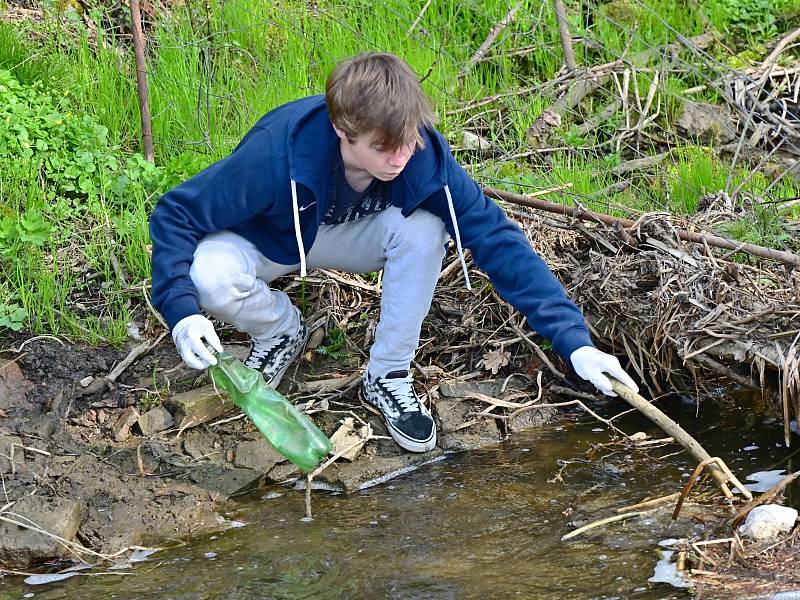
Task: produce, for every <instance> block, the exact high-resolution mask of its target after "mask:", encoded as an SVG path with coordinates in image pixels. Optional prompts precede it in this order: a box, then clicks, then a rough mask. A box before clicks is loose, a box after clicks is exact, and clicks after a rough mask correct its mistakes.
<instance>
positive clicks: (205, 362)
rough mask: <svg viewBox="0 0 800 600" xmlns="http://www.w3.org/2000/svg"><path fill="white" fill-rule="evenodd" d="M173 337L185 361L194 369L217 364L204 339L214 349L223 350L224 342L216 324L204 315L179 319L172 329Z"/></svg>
mask: <svg viewBox="0 0 800 600" xmlns="http://www.w3.org/2000/svg"><path fill="white" fill-rule="evenodd" d="M172 339H173V340H174V341H175V347H176V348H177V349H178V352H179V353H180V355H181V358H182V359H183V362H185V363H186V364H187V365H188V366H189V367H191V368H192V369H205V368H206V367H209V366H211V365H215V364H217V359H216V358H215V357H214V355H213V354H211V352H209V350H208V348H206V345H205V344H204V343H203V339H205V341H206V342H208V343H209V344H210V345H211V347H212V348H214V350H216V351H217V352H222V344H220V342H219V338H218V337H217V332H216V331H214V326H213V325H212V324H211V321H209V320H208V319H206V318H205V317H204V316H203V315H189V316H188V317H184V318H183V319H181V320H180V321H178V324H177V325H175V327H174V328H173V329H172Z"/></svg>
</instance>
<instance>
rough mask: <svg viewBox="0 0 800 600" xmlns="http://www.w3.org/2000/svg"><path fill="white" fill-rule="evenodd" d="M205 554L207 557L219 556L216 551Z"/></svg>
mask: <svg viewBox="0 0 800 600" xmlns="http://www.w3.org/2000/svg"><path fill="white" fill-rule="evenodd" d="M203 556H205V557H206V558H216V557H217V553H216V552H206V553H205V554H203Z"/></svg>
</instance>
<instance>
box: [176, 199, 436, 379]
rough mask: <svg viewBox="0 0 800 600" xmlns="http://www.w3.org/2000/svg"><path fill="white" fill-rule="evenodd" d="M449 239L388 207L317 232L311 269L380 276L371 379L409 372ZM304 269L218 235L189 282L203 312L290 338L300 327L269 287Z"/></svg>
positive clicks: (253, 331)
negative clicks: (274, 260) (378, 308)
mask: <svg viewBox="0 0 800 600" xmlns="http://www.w3.org/2000/svg"><path fill="white" fill-rule="evenodd" d="M448 239H449V238H448V235H447V232H446V231H445V228H444V223H443V222H442V220H441V219H439V218H438V217H436V216H434V215H433V214H431V213H429V212H427V211H425V210H421V209H419V210H417V211H415V212H414V213H413V214H412V215H411V216H410V217H408V218H404V217H403V216H402V215H401V214H400V209H398V208H395V207H391V208H388V209H386V210H383V211H381V212H379V213H376V214H374V215H370V216H368V217H364V218H361V219H358V220H356V221H352V222H350V223H342V224H340V225H324V226H322V227H320V229H319V233H318V234H317V239H316V240H315V242H314V245H313V246H312V248H311V250H309V251H308V256H307V265H308V268H309V269H311V268H322V269H335V270H338V271H346V272H349V273H367V272H370V271H378V270H381V269H383V279H382V295H381V315H380V320H379V322H378V327H377V329H376V331H375V342H374V343H373V345H372V348H371V349H370V357H369V372H370V374H371V375H372V376H373V377H375V376H377V377H382V376H384V375H386V374H387V373H389V372H391V371H397V370H404V369H408V368H409V365H410V364H411V360H412V359H413V358H414V353H415V352H416V350H417V346H418V345H419V333H420V328H421V326H422V320H423V319H424V318H425V316H426V315H427V314H428V311H429V310H430V306H431V299H432V298H433V291H434V288H435V287H436V282H437V279H438V276H439V272H440V270H441V266H442V260H443V258H444V254H445V244H446V243H447V240H448ZM299 268H300V265H299V264H298V265H281V264H278V263H275V262H272V261H271V260H269V259H268V258H266V257H265V256H264V255H263V254H261V252H259V251H258V250H257V249H256V247H255V246H254V245H253V244H252V243H250V242H249V241H247V240H245V239H244V238H243V237H241V236H239V235H237V234H235V233H232V232H230V231H221V232H218V233H213V234H210V235H208V236H206V237H205V238H204V239H203V240H201V241H200V243H199V244H198V246H197V250H195V253H194V261H193V262H192V267H191V270H190V274H191V277H192V281H193V282H194V285H195V287H196V288H197V292H198V299H199V302H200V306H201V307H202V308H203V309H204V310H205V311H206V312H208V313H209V314H210V315H212V316H213V317H215V318H217V319H220V320H222V321H225V322H226V323H230V324H231V325H233V326H234V327H236V329H238V330H239V331H242V332H245V333H247V334H249V335H250V336H251V337H253V338H257V339H265V338H270V337H274V336H278V335H283V334H285V333H293V332H294V331H296V330H297V327H298V326H299V323H298V322H297V314H296V313H295V311H294V310H293V309H292V304H291V302H290V300H289V297H288V296H287V295H286V294H285V293H284V292H281V291H278V290H273V289H270V287H269V284H270V283H271V282H272V281H273V280H275V279H277V278H278V277H281V276H283V275H287V274H289V273H292V272H294V271H297V270H299Z"/></svg>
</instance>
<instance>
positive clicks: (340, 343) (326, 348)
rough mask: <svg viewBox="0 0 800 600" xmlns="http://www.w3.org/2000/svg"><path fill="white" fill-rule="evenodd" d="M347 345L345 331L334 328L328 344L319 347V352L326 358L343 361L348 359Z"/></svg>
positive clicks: (329, 335) (330, 332)
mask: <svg viewBox="0 0 800 600" xmlns="http://www.w3.org/2000/svg"><path fill="white" fill-rule="evenodd" d="M346 344H347V336H346V335H345V333H344V331H343V330H342V329H341V328H339V327H334V328H333V329H331V330H330V331H329V332H328V343H327V344H325V345H321V346H317V352H318V353H319V354H322V355H324V356H329V357H331V358H334V359H336V360H341V359H343V358H346V357H347V352H345V346H346Z"/></svg>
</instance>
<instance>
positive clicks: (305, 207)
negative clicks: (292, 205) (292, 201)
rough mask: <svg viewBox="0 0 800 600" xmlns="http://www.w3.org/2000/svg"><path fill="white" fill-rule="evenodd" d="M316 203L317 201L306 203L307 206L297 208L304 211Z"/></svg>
mask: <svg viewBox="0 0 800 600" xmlns="http://www.w3.org/2000/svg"><path fill="white" fill-rule="evenodd" d="M315 204H316V202H312V203H311V204H306V205H305V206H301V207H300V208H298V209H297V212H303V211H304V210H305V209H307V208H311V207H312V206H314V205H315Z"/></svg>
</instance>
